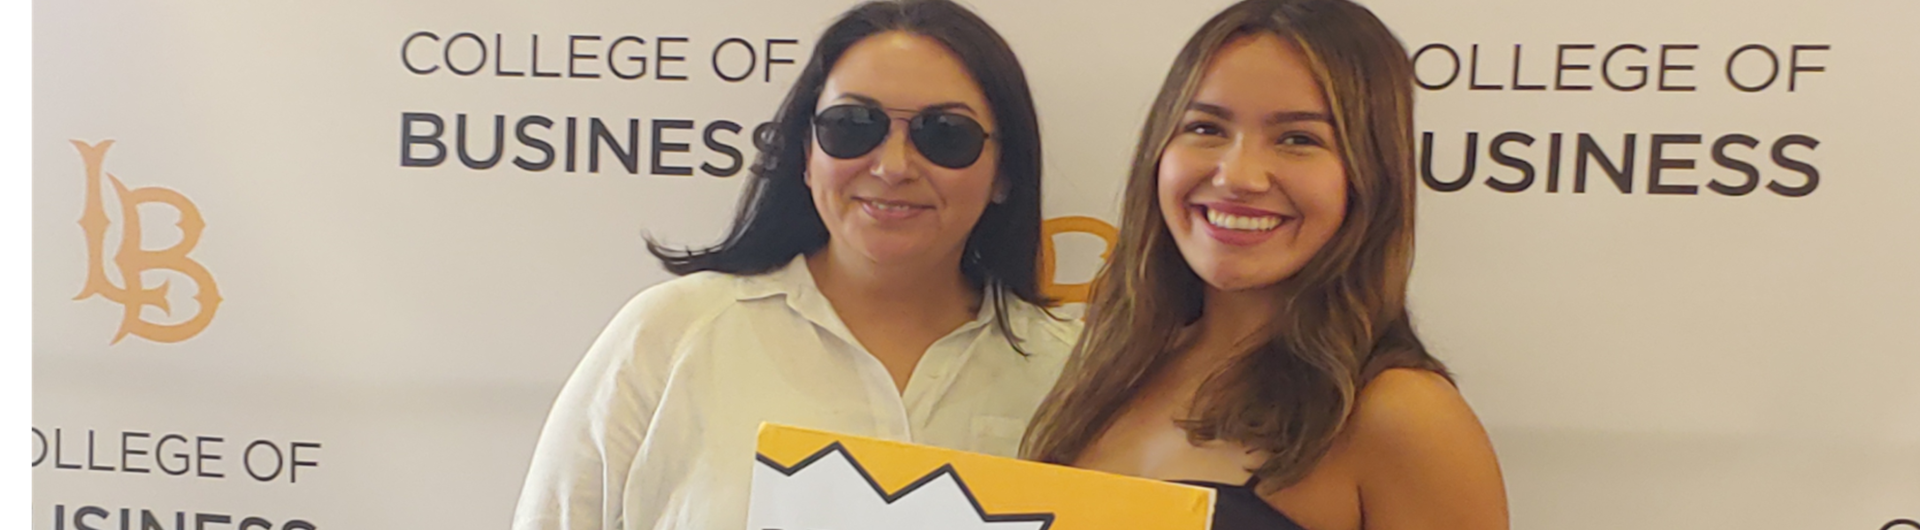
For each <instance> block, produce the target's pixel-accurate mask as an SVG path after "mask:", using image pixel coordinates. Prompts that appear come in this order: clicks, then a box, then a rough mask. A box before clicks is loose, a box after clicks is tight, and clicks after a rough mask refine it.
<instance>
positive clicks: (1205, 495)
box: [747, 424, 1214, 530]
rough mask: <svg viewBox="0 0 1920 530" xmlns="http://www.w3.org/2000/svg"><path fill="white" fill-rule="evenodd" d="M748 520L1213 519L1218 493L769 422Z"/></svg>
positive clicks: (1169, 527)
mask: <svg viewBox="0 0 1920 530" xmlns="http://www.w3.org/2000/svg"><path fill="white" fill-rule="evenodd" d="M757 459H758V462H757V463H756V464H755V466H754V471H753V490H752V495H751V501H750V505H751V508H749V510H748V512H747V528H748V530H867V529H872V530H880V529H888V530H894V529H900V528H913V529H915V530H949V529H952V530H959V529H969V530H972V529H979V530H1116V529H1153V530H1206V528H1207V527H1208V526H1209V525H1210V523H1211V520H1212V517H1213V495H1214V492H1213V490H1211V489H1208V488H1200V487H1193V486H1187V485H1183V484H1175V483H1171V482H1161V481H1157V480H1148V479H1142V478H1135V477H1126V476H1120V475H1113V474H1108V473H1100V472H1096V471H1088V470H1084V469H1074V468H1070V467H1064V466H1055V465H1049V464H1041V463H1036V462H1027V461H1023V460H1014V459H1010V458H1001V457H995V456H987V455H982V454H976V453H968V452H964V451H955V450H950V449H941V448H936V447H927V446H921V445H914V444H908V443H901V442H891V441H885V440H876V439H872V438H864V437H859V436H851V435H845V434H837V433H831V432H825V431H816V430H809V429H801V428H796V427H788V426H783V425H773V424H762V425H761V426H760V440H759V454H758V455H757Z"/></svg>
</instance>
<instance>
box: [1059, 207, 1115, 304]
mask: <svg viewBox="0 0 1920 530" xmlns="http://www.w3.org/2000/svg"><path fill="white" fill-rule="evenodd" d="M1076 232H1077V233H1083V234H1092V235H1094V236H1096V237H1099V238H1100V240H1101V241H1105V242H1106V244H1107V247H1106V249H1105V250H1101V251H1100V261H1101V262H1102V263H1105V262H1106V261H1107V259H1108V258H1111V257H1112V254H1113V245H1114V244H1115V243H1117V242H1119V240H1120V231H1119V230H1116V229H1114V227H1113V225H1110V224H1107V222H1106V221H1101V220H1099V219H1095V218H1092V217H1082V216H1072V217H1056V218H1053V219H1048V220H1046V221H1045V222H1042V223H1040V294H1041V295H1044V296H1046V297H1047V298H1052V299H1053V300H1054V301H1055V303H1059V304H1075V303H1084V302H1086V301H1087V297H1088V296H1089V295H1090V294H1091V293H1090V292H1089V291H1090V290H1091V289H1092V286H1091V282H1089V283H1064V284H1063V283H1055V281H1054V277H1053V274H1054V270H1055V268H1056V265H1055V261H1054V260H1055V258H1056V257H1057V256H1056V255H1055V254H1054V250H1053V236H1057V235H1060V234H1070V233H1076Z"/></svg>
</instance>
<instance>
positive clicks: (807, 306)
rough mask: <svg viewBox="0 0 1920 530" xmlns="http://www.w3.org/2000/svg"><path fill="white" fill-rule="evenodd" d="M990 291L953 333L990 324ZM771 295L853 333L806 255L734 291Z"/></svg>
mask: <svg viewBox="0 0 1920 530" xmlns="http://www.w3.org/2000/svg"><path fill="white" fill-rule="evenodd" d="M994 291H995V290H991V289H990V290H987V291H986V292H984V293H982V298H981V303H980V309H979V311H977V312H975V313H974V317H973V321H971V322H968V323H966V324H962V325H960V327H959V328H958V329H955V330H954V333H956V334H957V333H962V332H967V331H971V330H973V328H976V327H981V326H984V325H986V324H988V323H991V322H992V321H993V317H994V314H995V311H996V308H995V307H994V306H995V304H994V300H993V297H994V296H1000V295H999V294H996V293H995V292H994ZM774 296H784V297H785V298H786V303H787V307H789V308H792V309H793V311H794V312H796V313H799V314H800V316H801V317H804V318H806V319H807V320H810V321H812V322H813V323H814V324H815V325H819V326H821V327H824V328H827V329H829V330H832V331H833V332H834V333H838V334H842V335H844V336H845V337H848V338H849V339H851V338H852V336H853V333H852V332H850V331H847V329H846V324H845V323H843V322H841V321H840V315H839V313H837V312H835V311H834V310H833V304H832V303H831V302H829V301H827V297H826V295H825V294H822V293H821V292H820V286H819V284H816V283H814V281H813V272H812V271H811V270H809V269H808V268H807V256H806V254H800V255H797V256H794V257H793V260H791V261H788V262H787V264H786V265H785V266H782V267H780V268H779V269H775V270H773V271H771V272H767V273H765V274H756V275H751V276H744V277H741V278H740V286H739V288H738V289H736V292H735V299H737V300H740V301H747V300H758V299H762V298H770V297H774Z"/></svg>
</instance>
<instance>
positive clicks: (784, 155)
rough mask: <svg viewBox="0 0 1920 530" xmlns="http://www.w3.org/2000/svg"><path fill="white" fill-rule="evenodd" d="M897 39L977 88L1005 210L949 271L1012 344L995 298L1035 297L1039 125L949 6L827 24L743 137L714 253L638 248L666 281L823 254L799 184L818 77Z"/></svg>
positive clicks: (987, 34) (982, 40)
mask: <svg viewBox="0 0 1920 530" xmlns="http://www.w3.org/2000/svg"><path fill="white" fill-rule="evenodd" d="M893 31H903V32H907V33H911V34H914V35H919V36H924V37H927V38H930V39H933V40H934V41H937V42H939V43H940V44H941V45H943V46H945V47H946V48H947V50H949V51H951V52H953V54H954V56H955V57H956V58H958V59H959V61H960V64H961V65H963V66H964V67H965V69H966V71H967V73H968V74H969V75H970V76H971V77H972V78H973V80H974V82H976V83H978V84H979V85H980V90H981V92H982V93H984V94H985V96H986V100H987V105H988V106H990V107H992V109H991V110H992V113H993V119H994V122H995V124H996V130H995V131H994V135H993V138H992V139H991V140H989V141H993V142H997V143H998V153H999V157H998V161H997V167H996V168H995V177H994V178H996V179H998V181H999V182H1000V183H1001V184H1002V185H1004V186H1005V188H1004V189H1005V190H1006V200H1005V201H1002V202H999V203H997V204H990V205H988V206H987V209H986V211H985V212H984V213H982V214H981V216H980V220H979V222H978V223H976V224H975V225H974V227H973V231H972V233H970V234H969V235H968V237H967V242H966V248H965V250H964V253H963V254H962V256H963V257H962V259H961V265H960V268H961V273H962V274H963V275H965V277H966V278H967V280H968V281H969V282H971V283H972V284H973V285H974V286H976V287H978V288H983V289H989V290H990V291H991V292H990V293H989V295H990V296H988V298H989V299H991V300H992V303H994V304H996V309H997V311H996V314H995V315H996V316H995V325H996V326H997V327H998V328H999V329H1000V331H1001V332H1002V333H1003V334H1005V335H1006V336H1007V338H1008V340H1009V341H1016V342H1015V348H1016V350H1017V349H1018V343H1017V340H1018V339H1016V338H1015V337H1014V334H1013V330H1012V329H1011V328H1010V327H1009V325H1008V323H1007V322H1008V321H1007V317H1006V313H1007V305H1006V304H1007V300H1006V296H1005V295H1009V294H1011V295H1013V296H1014V297H1017V298H1019V299H1021V300H1024V301H1026V302H1028V303H1032V304H1034V305H1037V306H1042V307H1044V306H1046V305H1047V303H1048V301H1047V300H1046V299H1045V298H1044V297H1043V296H1042V295H1041V293H1040V278H1039V277H1038V273H1037V268H1038V265H1039V261H1038V259H1039V258H1038V256H1039V255H1040V223H1041V217H1040V167H1041V166H1040V126H1039V120H1038V118H1037V117H1036V115H1035V112H1034V107H1033V95H1032V93H1031V92H1029V90H1028V87H1027V77H1026V74H1025V73H1024V72H1023V70H1021V68H1020V61H1019V59H1017V58H1016V57H1014V54H1013V49H1012V48H1011V47H1009V46H1008V45H1007V43H1006V41H1005V40H1003V39H1002V38H1001V37H1000V34H999V33H997V32H995V31H994V30H993V28H992V27H990V26H988V25H987V23H986V21H984V20H981V19H980V17H979V16H977V15H975V14H974V13H972V12H971V11H968V10H967V9H966V8H964V7H961V6H960V5H958V4H955V3H953V2H951V1H949V0H897V1H892V0H890V1H874V2H867V3H864V4H860V5H859V6H856V7H854V8H853V9H851V10H848V11H847V12H846V13H845V14H842V15H841V16H840V18H839V19H838V20H835V21H834V23H833V24H832V25H831V26H829V27H828V28H827V30H826V32H825V33H824V34H822V35H821V36H820V40H819V42H817V43H816V44H815V45H814V48H813V54H812V56H811V57H810V58H809V59H808V60H807V64H806V66H805V67H804V68H803V69H802V70H801V72H800V76H799V78H798V79H797V80H795V81H794V84H793V89H792V90H791V91H789V92H788V93H787V97H786V99H785V101H783V102H782V103H781V104H780V108H779V110H778V111H776V114H775V116H774V119H773V122H772V123H771V124H769V125H770V126H769V127H766V128H764V129H762V131H761V133H760V134H758V135H757V136H756V138H755V139H754V143H755V146H756V147H758V148H759V151H760V153H759V155H758V156H757V157H755V159H754V162H753V165H752V166H751V167H750V168H749V170H748V171H749V177H748V179H749V180H748V182H747V184H746V189H745V191H744V193H743V194H742V196H741V199H740V205H739V211H738V213H737V215H736V216H735V218H734V221H733V227H732V228H731V229H730V230H729V231H728V233H727V236H726V238H725V239H724V240H722V241H721V242H720V244H718V245H716V246H713V247H709V248H704V249H691V250H676V249H671V248H668V247H666V246H665V245H662V244H660V243H659V242H658V241H654V240H652V239H651V238H649V240H648V242H647V247H648V250H650V251H651V252H652V253H653V255H654V256H655V257H658V258H659V259H660V261H661V262H662V263H663V264H664V265H665V266H666V268H667V270H668V271H670V272H672V273H674V274H680V275H685V274H691V273H695V272H700V271H718V272H724V273H729V274H741V275H753V274H762V273H766V272H770V271H772V270H774V269H778V268H780V267H781V266H784V265H786V264H787V263H788V262H789V261H791V260H793V258H794V257H795V256H799V255H802V254H810V253H812V252H814V251H816V250H819V249H821V248H822V247H823V246H825V245H826V244H827V239H828V238H829V234H828V232H827V228H826V226H825V225H824V224H823V223H822V222H821V220H820V215H819V213H818V212H817V211H816V210H815V208H814V204H813V198H812V196H811V195H810V194H809V191H808V188H807V183H806V171H807V155H808V153H809V152H810V151H811V149H812V142H813V116H814V112H815V109H814V106H815V105H817V104H818V102H819V99H820V93H821V90H822V89H823V88H824V86H825V85H826V81H827V76H828V74H829V73H830V72H832V71H833V67H834V65H835V64H836V63H838V62H839V60H840V57H841V56H842V55H844V54H845V53H846V51H847V49H848V48H851V47H852V46H853V45H854V44H855V43H857V42H860V41H861V40H862V39H865V38H867V37H871V36H874V35H878V34H881V33H887V32H893Z"/></svg>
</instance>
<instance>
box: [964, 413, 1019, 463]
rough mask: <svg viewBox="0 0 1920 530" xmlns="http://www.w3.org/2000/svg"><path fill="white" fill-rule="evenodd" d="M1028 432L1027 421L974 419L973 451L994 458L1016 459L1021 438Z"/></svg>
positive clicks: (979, 417) (999, 417) (991, 418)
mask: <svg viewBox="0 0 1920 530" xmlns="http://www.w3.org/2000/svg"><path fill="white" fill-rule="evenodd" d="M1026 432H1027V420H1025V419H1022V418H1013V417H1007V416H977V417H974V418H973V450H974V452H978V453H985V454H990V455H994V456H1004V457H1007V458H1015V457H1018V456H1019V453H1020V437H1021V436H1023V435H1025V434H1026Z"/></svg>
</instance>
